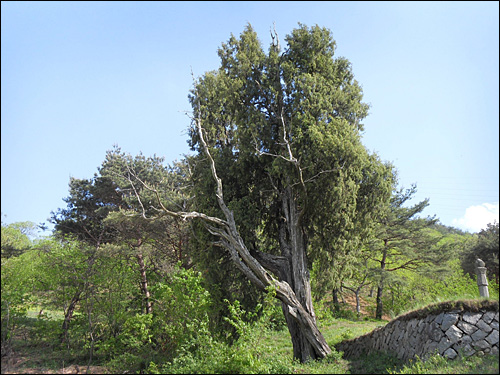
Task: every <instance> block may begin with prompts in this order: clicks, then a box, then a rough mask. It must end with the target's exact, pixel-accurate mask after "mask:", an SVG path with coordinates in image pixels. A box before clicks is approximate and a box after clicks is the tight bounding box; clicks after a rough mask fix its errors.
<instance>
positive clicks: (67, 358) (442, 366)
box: [2, 311, 499, 374]
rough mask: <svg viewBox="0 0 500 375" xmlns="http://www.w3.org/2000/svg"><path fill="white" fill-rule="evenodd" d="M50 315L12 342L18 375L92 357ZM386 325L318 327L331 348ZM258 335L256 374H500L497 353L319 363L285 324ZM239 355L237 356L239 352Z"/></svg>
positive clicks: (333, 322) (337, 322) (328, 322)
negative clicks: (297, 348) (59, 334)
mask: <svg viewBox="0 0 500 375" xmlns="http://www.w3.org/2000/svg"><path fill="white" fill-rule="evenodd" d="M35 316H36V317H35ZM46 316H47V318H42V319H39V318H38V316H37V312H33V311H32V312H29V313H28V314H27V318H26V319H25V321H24V326H22V327H21V328H19V330H18V334H17V335H16V337H15V339H14V340H13V349H14V353H16V355H17V356H18V357H19V358H22V362H21V363H20V364H18V365H17V366H16V368H15V373H23V372H24V373H26V372H28V371H31V370H33V369H37V370H38V371H39V372H41V371H49V370H50V371H57V372H59V371H60V370H61V369H62V368H68V367H70V366H71V365H79V366H80V367H81V368H82V367H83V368H85V367H86V364H87V361H88V358H87V357H86V352H85V350H80V351H75V350H67V349H64V348H61V347H59V346H57V345H54V343H53V340H54V337H51V336H50V331H51V330H52V329H53V328H54V327H56V326H59V325H60V323H61V319H62V316H61V314H58V313H56V312H48V313H47V315H46ZM386 323H387V322H386V321H383V320H374V319H365V320H356V319H352V320H351V319H334V318H328V319H324V320H322V321H320V322H319V329H320V331H321V332H322V333H323V335H324V337H325V339H326V341H327V343H328V345H329V346H330V347H331V348H333V347H334V345H336V344H337V343H339V342H341V341H343V340H346V339H352V338H355V337H358V336H361V335H363V334H366V333H369V332H371V331H372V330H373V329H375V328H377V327H380V326H383V325H385V324H386ZM47 334H48V335H47ZM254 337H256V339H255V341H253V342H252V349H251V351H252V353H253V354H254V355H255V359H256V360H258V361H257V362H258V363H260V364H261V367H257V368H255V370H254V372H257V373H258V372H259V371H262V372H264V373H265V372H267V371H269V369H270V368H279V367H265V366H262V364H266V363H275V364H278V365H279V366H282V368H283V372H285V371H286V372H290V373H297V374H495V373H496V374H498V372H499V366H498V355H495V356H492V355H486V356H484V357H480V356H473V357H469V358H466V357H459V358H457V359H455V360H453V361H448V360H446V359H444V358H442V357H440V356H432V357H430V358H429V359H428V360H427V361H425V362H423V361H421V360H420V359H418V358H417V359H416V360H413V361H411V362H408V363H404V362H402V361H400V360H398V359H397V358H395V357H393V356H391V355H388V354H385V353H374V354H371V355H369V356H362V357H359V358H356V359H349V360H348V359H344V358H342V357H341V353H338V352H336V351H335V350H334V349H333V352H332V354H331V355H330V356H329V357H327V358H325V359H323V360H321V361H309V362H307V363H303V364H301V363H298V362H297V361H294V360H293V358H292V357H293V351H292V345H291V341H290V336H289V333H288V330H287V329H286V327H285V328H283V329H282V330H279V331H276V330H268V329H263V330H260V331H257V332H256V333H255V336H254ZM221 353H223V352H221ZM212 354H215V353H212ZM241 354H242V353H239V354H238V355H240V356H241ZM210 355H211V353H207V356H208V361H210V358H212V359H215V358H213V357H210ZM240 359H241V358H240ZM277 361H278V362H279V363H278V362H277ZM257 362H256V363H257ZM93 365H100V366H103V367H101V368H99V370H94V373H96V372H99V373H102V372H104V371H105V370H106V368H107V369H109V371H111V367H110V366H109V363H108V364H107V363H106V362H101V363H99V362H98V359H97V358H96V361H94V362H93ZM245 366H246V367H245V370H246V371H247V372H251V371H252V367H251V366H250V367H248V365H245ZM4 368H5V366H4V362H3V361H2V369H3V370H4ZM198 368H199V367H198ZM213 368H217V367H212V369H213ZM223 368H224V367H223ZM225 368H227V367H225ZM242 368H243V367H241V368H240V367H238V366H235V367H234V369H235V370H234V372H238V371H240V370H241V369H242ZM29 369H31V370H29ZM7 370H8V369H7ZM10 371H12V369H11V370H10ZM202 372H203V371H202Z"/></svg>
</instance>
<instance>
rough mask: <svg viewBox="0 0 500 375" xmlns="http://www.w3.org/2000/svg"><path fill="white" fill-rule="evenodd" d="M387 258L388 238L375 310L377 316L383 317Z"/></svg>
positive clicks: (385, 244)
mask: <svg viewBox="0 0 500 375" xmlns="http://www.w3.org/2000/svg"><path fill="white" fill-rule="evenodd" d="M386 259H387V240H385V241H384V251H383V253H382V260H381V261H380V269H381V270H382V274H381V276H380V282H379V284H378V287H377V299H376V302H377V309H376V311H375V318H376V319H382V314H383V313H384V306H383V303H382V295H383V292H384V271H385V262H386Z"/></svg>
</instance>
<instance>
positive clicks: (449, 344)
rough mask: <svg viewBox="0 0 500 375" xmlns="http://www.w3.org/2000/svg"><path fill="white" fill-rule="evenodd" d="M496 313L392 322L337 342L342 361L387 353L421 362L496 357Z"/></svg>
mask: <svg viewBox="0 0 500 375" xmlns="http://www.w3.org/2000/svg"><path fill="white" fill-rule="evenodd" d="M498 319H499V316H498V311H482V312H466V311H458V310H456V311H448V312H442V313H440V314H438V315H428V316H427V317H424V318H421V319H418V318H413V319H409V320H405V319H395V320H393V321H392V322H390V323H388V324H387V325H386V326H385V327H379V328H377V329H375V330H374V331H372V332H371V333H369V334H367V335H364V336H360V337H358V338H356V339H354V340H349V341H344V342H341V343H340V344H338V345H337V346H336V348H337V350H339V351H343V352H344V357H346V358H349V357H357V356H359V355H361V354H370V353H372V352H377V351H381V352H388V353H391V354H394V355H396V356H397V357H398V358H399V359H402V360H408V359H411V358H414V357H415V356H419V357H420V358H425V357H426V356H428V355H430V354H434V353H436V352H437V353H439V354H440V355H442V356H444V357H446V358H449V359H453V358H455V357H456V356H457V355H458V354H459V353H463V355H465V356H471V355H473V354H478V355H484V354H488V353H490V354H497V353H498V331H499V328H498V325H499V320H498Z"/></svg>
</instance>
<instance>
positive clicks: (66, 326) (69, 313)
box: [61, 291, 82, 344]
mask: <svg viewBox="0 0 500 375" xmlns="http://www.w3.org/2000/svg"><path fill="white" fill-rule="evenodd" d="M81 295H82V292H81V291H77V292H76V293H75V295H74V296H73V298H71V302H70V303H69V306H68V309H67V310H66V313H65V314H64V321H63V324H62V334H61V344H62V343H64V342H67V341H68V330H69V323H70V322H71V319H72V318H73V313H74V312H75V309H76V305H77V304H78V302H80V296H81Z"/></svg>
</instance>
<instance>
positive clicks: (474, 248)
mask: <svg viewBox="0 0 500 375" xmlns="http://www.w3.org/2000/svg"><path fill="white" fill-rule="evenodd" d="M499 237H500V235H499V229H498V223H497V222H493V223H489V224H488V225H487V227H486V229H481V231H480V232H479V233H478V234H477V241H475V242H473V243H472V244H471V245H470V247H469V248H468V249H467V250H466V251H465V252H464V254H463V256H462V267H463V269H464V270H465V271H466V272H467V273H468V274H470V275H471V276H473V277H475V275H476V270H475V261H476V259H477V258H479V259H481V260H482V261H483V262H484V263H485V266H486V268H487V270H488V273H489V274H490V275H493V277H494V278H495V281H496V283H497V284H498V275H499V268H498V266H499V264H498V256H499V247H500V246H499V241H500V240H499Z"/></svg>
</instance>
